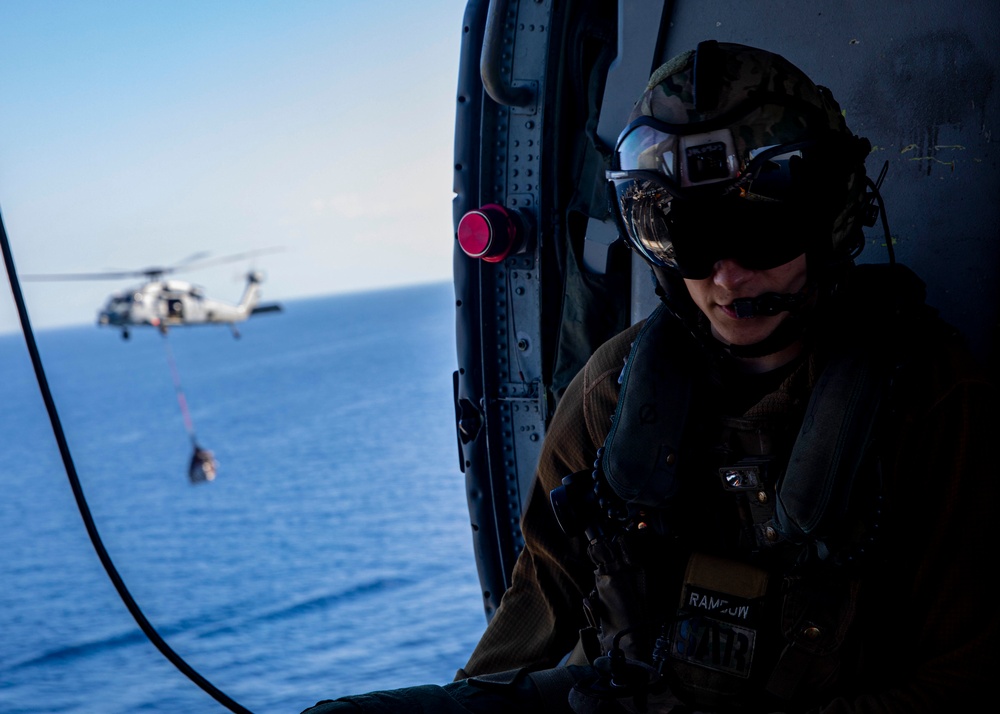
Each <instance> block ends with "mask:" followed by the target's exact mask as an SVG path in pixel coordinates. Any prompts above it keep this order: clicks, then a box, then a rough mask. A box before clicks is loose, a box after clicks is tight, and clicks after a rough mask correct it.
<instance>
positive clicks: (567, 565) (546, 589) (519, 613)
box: [457, 330, 634, 679]
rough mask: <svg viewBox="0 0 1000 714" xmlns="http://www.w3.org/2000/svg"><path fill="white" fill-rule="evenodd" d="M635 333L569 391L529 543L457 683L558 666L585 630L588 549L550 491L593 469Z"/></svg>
mask: <svg viewBox="0 0 1000 714" xmlns="http://www.w3.org/2000/svg"><path fill="white" fill-rule="evenodd" d="M633 333H634V330H629V331H626V333H623V334H622V335H619V336H618V337H616V338H613V339H612V340H611V341H610V342H609V343H606V344H605V345H603V346H602V347H601V348H599V349H598V350H597V352H595V354H594V356H593V357H592V358H591V359H590V360H589V361H588V362H587V364H586V365H585V366H584V368H583V369H582V370H581V371H580V372H579V373H578V374H577V375H576V377H574V378H573V380H572V381H571V383H570V385H569V386H568V387H567V389H566V393H565V394H564V395H563V398H562V400H561V401H560V403H559V406H558V408H557V409H556V411H555V414H554V415H553V417H552V421H551V423H550V424H549V428H548V432H547V434H546V437H545V442H544V443H543V445H542V451H541V455H540V457H539V463H538V468H537V470H536V473H535V479H534V482H533V485H532V490H531V494H530V495H529V498H528V501H527V505H526V507H525V510H524V513H523V515H522V519H521V532H522V534H523V536H524V544H525V545H524V549H523V550H522V551H521V554H520V555H519V556H518V559H517V562H516V564H515V565H514V571H513V574H512V578H511V586H510V587H509V588H508V590H507V592H506V593H504V596H503V598H502V600H501V602H500V606H499V607H498V608H497V611H496V613H495V614H494V616H493V618H492V620H491V621H490V623H489V625H488V626H487V628H486V631H485V633H484V634H483V636H482V638H481V639H480V641H479V644H478V645H477V646H476V648H475V650H474V651H473V653H472V656H471V658H470V659H469V661H468V663H467V664H466V666H465V667H464V669H461V670H459V671H458V675H457V678H459V679H461V678H464V677H468V676H475V675H478V674H486V673H491V672H500V671H506V670H510V669H516V668H521V667H530V668H532V669H539V668H546V667H551V666H554V665H556V664H557V663H558V662H559V661H560V660H561V659H562V658H563V657H564V656H565V655H566V654H567V653H568V652H569V651H570V650H571V649H572V648H573V646H574V645H575V643H576V640H577V638H578V635H579V630H580V628H582V627H584V626H585V625H586V622H585V618H584V614H583V598H584V596H585V595H586V594H587V593H589V592H590V590H591V589H592V588H593V582H594V577H593V566H592V564H591V562H590V559H589V557H588V556H587V552H586V546H587V544H586V542H585V541H584V539H583V538H580V537H575V538H570V537H567V536H566V535H565V534H564V533H563V532H562V530H561V529H560V527H559V524H558V522H557V521H556V519H555V515H554V514H553V512H552V507H551V505H550V503H549V493H550V491H551V490H552V489H554V488H556V487H557V486H559V485H561V483H562V479H563V477H564V476H567V475H569V474H571V473H575V472H577V471H583V470H588V471H589V470H592V469H593V464H594V461H595V459H596V454H597V447H598V446H599V445H600V444H602V443H603V442H604V437H605V436H606V435H607V431H608V428H609V426H610V415H611V413H612V412H613V410H614V405H615V403H616V401H617V378H618V375H619V374H620V373H621V368H622V363H623V359H624V355H627V351H628V345H629V344H630V340H631V339H634V337H632V336H631V335H632V334H633ZM623 350H624V352H623Z"/></svg>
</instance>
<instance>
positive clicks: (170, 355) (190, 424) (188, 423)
mask: <svg viewBox="0 0 1000 714" xmlns="http://www.w3.org/2000/svg"><path fill="white" fill-rule="evenodd" d="M160 334H161V335H163V348H164V349H165V350H166V352H167V364H168V365H169V366H170V377H171V379H173V381H174V391H175V392H176V393H177V403H178V404H179V405H180V407H181V416H182V417H184V428H185V429H187V433H188V436H190V437H191V443H192V444H194V445H195V446H198V438H197V437H196V436H195V433H194V420H193V419H192V418H191V411H190V410H189V409H188V405H187V397H185V396H184V389H183V387H181V376H180V373H179V372H178V371H177V362H176V360H174V351H173V350H172V349H171V348H170V342H169V341H168V340H167V333H166V331H162V332H160Z"/></svg>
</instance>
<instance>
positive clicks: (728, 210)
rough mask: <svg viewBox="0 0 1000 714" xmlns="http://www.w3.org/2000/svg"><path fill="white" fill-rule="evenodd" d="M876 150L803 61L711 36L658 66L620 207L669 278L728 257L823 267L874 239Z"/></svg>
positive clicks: (617, 170) (767, 264)
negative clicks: (870, 173)
mask: <svg viewBox="0 0 1000 714" xmlns="http://www.w3.org/2000/svg"><path fill="white" fill-rule="evenodd" d="M870 150H871V145H870V144H869V143H868V141H867V140H866V139H861V138H858V137H856V136H853V135H852V134H851V132H850V131H849V130H848V128H847V125H846V123H845V121H844V117H843V113H842V112H841V109H840V106H839V105H838V104H837V102H836V101H835V100H834V98H833V96H832V95H831V94H830V92H829V90H827V89H826V88H824V87H821V86H818V85H816V84H814V83H813V81H812V80H810V79H809V78H808V77H807V76H806V75H805V74H804V73H803V72H802V71H801V70H800V69H798V68H797V67H795V66H794V65H793V64H791V63H790V62H789V61H787V60H786V59H784V58H783V57H781V56H779V55H776V54H773V53H771V52H767V51H765V50H760V49H756V48H753V47H747V46H745V45H739V44H731V43H719V42H716V41H714V40H709V41H705V42H702V43H700V44H699V45H698V48H697V49H696V50H693V51H689V52H685V53H683V54H681V55H678V56H677V57H675V58H673V59H672V60H670V61H669V62H667V63H666V64H664V65H663V66H661V67H660V68H659V69H657V70H656V71H655V72H654V73H653V75H652V77H651V78H650V80H649V84H648V85H647V87H646V90H645V92H644V93H643V95H642V96H641V97H640V98H639V100H638V101H637V102H636V104H635V106H634V108H633V110H632V113H631V115H630V117H629V122H628V125H627V126H626V127H625V129H624V131H623V132H622V133H621V136H620V137H619V139H618V142H617V145H616V147H615V152H614V157H613V164H612V169H611V170H610V171H608V172H607V179H608V189H609V197H610V199H611V203H612V212H613V213H614V214H615V217H616V219H617V221H618V223H619V231H620V233H621V234H622V236H623V237H624V238H625V240H626V241H627V242H628V243H629V245H630V246H631V247H632V248H633V249H634V250H636V251H637V252H638V253H639V254H640V255H641V256H642V257H643V258H644V259H645V260H646V261H647V262H648V263H650V264H651V265H652V266H653V268H654V270H655V271H656V272H657V274H660V273H661V270H662V269H666V270H667V271H668V272H676V273H679V274H680V275H681V276H682V277H685V278H694V279H701V278H705V277H708V275H709V274H710V273H711V270H712V266H713V265H714V264H715V262H716V261H718V260H720V259H722V258H732V259H734V260H737V262H739V263H740V264H741V265H743V266H744V267H747V268H750V269H756V270H763V269H767V268H771V267H776V266H778V265H782V264H784V263H787V262H789V261H790V260H792V259H793V258H795V257H797V256H799V255H802V254H803V253H805V254H807V256H808V257H809V259H810V268H812V267H813V266H815V265H817V264H819V265H822V264H827V263H830V262H831V260H834V259H842V260H843V259H846V260H850V259H851V258H853V257H855V256H856V255H857V254H858V253H860V251H861V248H862V247H863V246H864V239H863V236H862V234H861V226H862V223H863V221H864V218H865V216H866V210H868V205H869V200H868V195H867V191H866V181H867V179H866V175H865V168H864V159H865V156H866V155H867V154H868V152H869V151H870ZM816 258H820V259H821V260H819V261H818V262H817V261H816ZM657 269H661V270H657Z"/></svg>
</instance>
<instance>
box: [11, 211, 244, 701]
mask: <svg viewBox="0 0 1000 714" xmlns="http://www.w3.org/2000/svg"><path fill="white" fill-rule="evenodd" d="M0 247H2V249H3V260H4V264H5V265H6V267H7V278H8V280H9V282H10V289H11V292H12V293H13V294H14V302H15V303H16V304H17V314H18V317H19V318H20V320H21V332H23V333H24V341H25V344H26V345H27V347H28V354H29V355H30V356H31V364H32V366H33V367H34V369H35V378H36V380H37V381H38V388H39V389H40V390H41V392H42V401H44V402H45V410H46V412H47V413H48V415H49V421H50V422H51V423H52V433H53V435H54V436H55V437H56V443H57V444H58V445H59V454H60V455H61V456H62V460H63V466H64V467H65V469H66V476H67V477H68V478H69V484H70V487H71V488H72V489H73V496H74V497H75V498H76V505H77V508H78V509H79V510H80V516H81V517H82V518H83V524H84V525H85V526H86V528H87V534H88V535H89V536H90V542H91V543H93V545H94V550H95V551H97V557H98V558H100V560H101V565H103V566H104V569H105V570H106V571H107V573H108V577H109V578H111V582H112V583H114V586H115V590H117V591H118V595H119V597H121V599H122V602H124V603H125V607H127V608H128V611H129V612H130V613H131V614H132V617H133V618H135V621H136V623H138V625H139V627H140V629H142V631H143V633H144V634H145V635H146V637H147V638H148V639H149V641H150V642H152V643H153V644H154V645H156V648H157V649H158V650H160V653H161V654H162V655H163V656H164V657H166V658H167V659H168V660H170V662H171V663H172V664H173V665H174V666H175V667H177V669H179V670H180V671H181V672H182V673H183V674H184V675H185V676H186V677H187V678H188V679H190V680H191V681H192V682H194V683H195V684H197V685H198V686H199V687H201V688H202V689H203V690H205V691H206V692H207V693H208V694H210V695H211V696H212V697H214V698H215V700H216V701H218V702H219V703H220V704H222V706H224V707H226V708H227V709H229V710H230V711H232V712H237V714H251V712H250V710H249V709H246V708H244V707H243V706H241V705H240V704H238V703H237V702H235V701H233V700H232V699H230V698H229V697H228V696H227V695H226V694H225V693H224V692H222V691H220V690H219V689H217V688H216V687H215V686H214V685H213V684H212V683H211V682H209V681H208V680H207V679H205V678H204V677H202V676H201V675H200V674H198V672H196V671H195V670H194V668H192V667H191V665H189V664H188V663H187V662H185V661H184V659H183V658H182V657H181V656H180V655H178V654H177V653H176V652H174V651H173V650H172V649H171V648H170V645H168V644H167V643H166V642H165V641H164V640H163V638H162V637H161V636H160V634H159V633H158V632H157V631H156V630H155V629H154V628H153V626H152V625H151V624H150V623H149V620H147V619H146V616H145V615H144V614H143V613H142V610H140V609H139V606H138V605H137V604H136V602H135V600H134V599H133V598H132V594H131V593H130V592H129V591H128V588H126V587H125V583H124V581H123V580H122V578H121V576H120V575H119V574H118V570H117V569H116V568H115V564H114V563H113V562H112V561H111V556H109V555H108V551H107V550H106V549H105V548H104V543H103V542H101V536H100V534H98V532H97V526H96V525H95V524H94V518H93V516H92V515H91V513H90V507H89V506H88V505H87V499H86V498H85V497H84V495H83V488H82V486H81V485H80V478H79V476H77V473H76V466H75V465H74V464H73V456H72V454H70V451H69V444H68V443H67V442H66V435H65V434H64V433H63V429H62V423H61V422H60V420H59V414H58V412H57V411H56V405H55V402H54V401H53V399H52V393H51V392H50V391H49V383H48V380H47V379H46V377H45V371H44V369H43V367H42V359H41V356H40V355H39V353H38V345H36V344H35V335H34V333H33V332H32V330H31V322H30V321H29V320H28V310H27V308H26V307H25V304H24V296H23V295H22V294H21V284H20V282H19V281H18V279H17V271H16V270H15V269H14V256H13V255H12V254H11V250H10V243H9V241H8V240H7V230H6V229H5V228H4V225H3V215H2V214H0Z"/></svg>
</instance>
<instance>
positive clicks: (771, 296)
mask: <svg viewBox="0 0 1000 714" xmlns="http://www.w3.org/2000/svg"><path fill="white" fill-rule="evenodd" d="M806 297H808V293H807V291H806V289H805V288H802V289H801V290H799V291H798V292H797V293H764V294H763V295H758V296H757V297H752V298H740V299H739V300H733V302H732V306H733V310H735V311H736V317H738V318H741V319H742V318H747V317H770V316H771V315H777V314H778V313H779V312H794V311H795V310H797V309H799V308H800V307H801V306H802V303H804V302H805V301H806Z"/></svg>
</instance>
